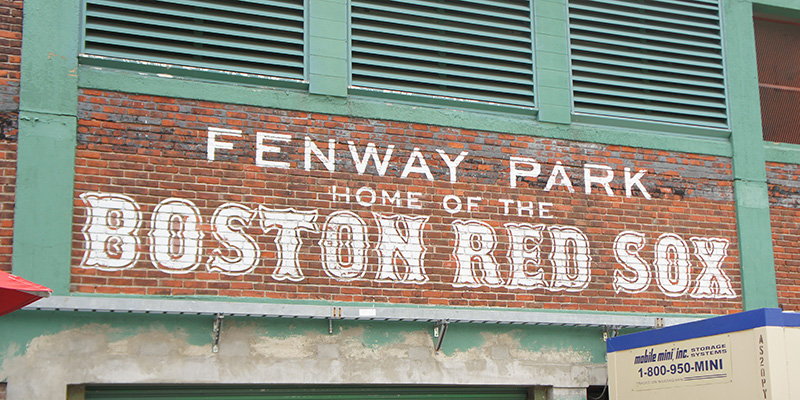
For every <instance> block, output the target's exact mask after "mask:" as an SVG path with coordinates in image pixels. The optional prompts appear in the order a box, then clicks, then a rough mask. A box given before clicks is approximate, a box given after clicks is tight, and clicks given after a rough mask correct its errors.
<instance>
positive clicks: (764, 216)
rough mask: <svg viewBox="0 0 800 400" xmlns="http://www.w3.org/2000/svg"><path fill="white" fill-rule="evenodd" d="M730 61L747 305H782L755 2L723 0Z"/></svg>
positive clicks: (736, 187) (735, 171) (736, 186)
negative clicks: (760, 88)
mask: <svg viewBox="0 0 800 400" xmlns="http://www.w3.org/2000/svg"><path fill="white" fill-rule="evenodd" d="M721 4H722V13H723V23H724V24H725V27H726V29H725V30H724V32H725V41H724V43H725V52H726V58H727V61H728V82H729V90H730V92H729V94H728V97H729V99H730V121H731V122H730V123H731V129H732V136H731V142H732V145H733V174H734V196H735V199H736V223H737V227H738V232H739V255H740V262H741V274H742V302H743V307H744V309H745V310H753V309H757V308H762V307H777V306H778V291H777V285H776V282H775V262H774V258H773V248H772V226H771V223H770V217H769V198H768V194H767V176H766V165H765V153H764V142H763V139H762V134H761V105H760V103H759V98H758V69H757V64H756V49H755V34H754V32H753V7H752V4H751V3H749V2H745V1H721Z"/></svg>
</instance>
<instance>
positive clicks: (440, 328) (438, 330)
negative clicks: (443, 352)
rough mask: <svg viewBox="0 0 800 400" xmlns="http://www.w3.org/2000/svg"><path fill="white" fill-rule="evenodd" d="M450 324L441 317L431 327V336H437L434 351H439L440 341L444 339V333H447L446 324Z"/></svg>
mask: <svg viewBox="0 0 800 400" xmlns="http://www.w3.org/2000/svg"><path fill="white" fill-rule="evenodd" d="M448 325H450V320H448V319H443V320H441V321H439V322H437V323H436V325H435V326H434V327H433V337H435V338H439V340H437V341H436V346H435V347H434V351H436V352H439V349H441V348H442V342H443V341H444V335H445V334H447V326H448Z"/></svg>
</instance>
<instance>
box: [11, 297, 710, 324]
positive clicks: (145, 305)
mask: <svg viewBox="0 0 800 400" xmlns="http://www.w3.org/2000/svg"><path fill="white" fill-rule="evenodd" d="M24 310H44V311H79V312H114V313H142V314H173V315H214V316H216V315H224V316H241V317H268V318H308V319H347V320H367V321H411V322H439V321H443V320H447V321H449V322H450V323H477V324H519V325H556V326H591V327H615V328H658V327H663V326H670V325H676V324H681V323H685V322H692V321H697V320H701V319H703V318H701V317H671V316H665V317H657V316H644V315H641V316H640V315H624V314H613V313H585V312H552V311H538V310H509V309H464V308H427V307H425V308H423V307H403V306H375V307H372V306H365V305H342V304H341V303H337V304H330V305H315V304H275V303H244V302H226V301H210V300H171V299H142V298H121V297H77V296H75V297H73V296H52V297H50V298H47V299H42V300H40V301H38V302H37V303H36V304H34V305H30V306H28V307H25V308H24Z"/></svg>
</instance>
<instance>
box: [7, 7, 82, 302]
mask: <svg viewBox="0 0 800 400" xmlns="http://www.w3.org/2000/svg"><path fill="white" fill-rule="evenodd" d="M80 3H81V2H78V1H50V0H26V1H25V9H24V13H25V14H24V20H23V34H22V66H21V82H20V113H19V119H20V122H19V143H18V150H17V184H16V204H15V213H14V249H13V251H14V255H13V265H12V268H13V271H14V273H15V274H18V275H21V276H23V277H25V278H27V279H30V280H32V281H34V282H37V283H40V284H43V285H46V286H49V287H50V288H52V289H53V291H54V293H55V294H59V295H63V294H67V293H68V292H69V278H70V264H71V262H70V261H71V248H72V245H71V244H72V203H73V181H74V168H75V146H76V139H75V132H76V129H77V117H76V114H77V101H78V86H77V67H78V60H77V54H78V43H79V41H80V40H79V37H80V33H79V32H80V31H79V29H80V28H79V27H80V7H79V4H80ZM42 27H47V29H42Z"/></svg>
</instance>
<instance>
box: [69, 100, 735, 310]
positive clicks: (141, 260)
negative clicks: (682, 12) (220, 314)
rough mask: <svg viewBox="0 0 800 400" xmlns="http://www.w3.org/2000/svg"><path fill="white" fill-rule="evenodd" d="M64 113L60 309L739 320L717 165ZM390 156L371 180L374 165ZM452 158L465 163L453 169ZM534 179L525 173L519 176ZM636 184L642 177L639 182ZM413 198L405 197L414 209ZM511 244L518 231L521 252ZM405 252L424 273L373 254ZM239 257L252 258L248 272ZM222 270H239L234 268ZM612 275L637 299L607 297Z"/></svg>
mask: <svg viewBox="0 0 800 400" xmlns="http://www.w3.org/2000/svg"><path fill="white" fill-rule="evenodd" d="M79 100H80V106H79V132H78V143H79V144H78V149H77V160H76V182H75V187H76V197H75V218H74V224H75V227H74V246H73V248H74V251H73V270H72V286H71V288H72V291H74V292H89V293H124V294H147V295H171V296H178V295H181V296H183V295H189V296H191V295H211V296H231V297H243V296H244V297H263V298H280V299H314V300H331V301H358V302H377V303H411V304H423V305H448V306H491V307H514V308H546V309H578V310H601V311H624V312H670V313H672V312H689V313H729V312H733V311H735V310H739V309H740V308H741V306H740V303H741V298H740V296H741V290H740V288H741V283H740V278H739V272H738V270H739V263H738V250H737V248H738V247H737V246H738V244H737V243H736V234H735V221H734V206H733V196H732V185H731V182H732V178H731V166H730V160H729V159H726V158H719V157H711V156H700V155H694V154H683V153H673V152H664V151H653V150H647V149H636V148H626V147H619V146H604V145H596V144H589V143H581V142H571V141H563V140H552V139H543V138H537V137H533V136H517V135H508V134H497V133H492V132H476V131H468V130H461V129H455V128H448V127H442V126H429V125H420V124H409V123H403V122H394V121H385V120H368V119H359V118H348V117H342V116H335V115H321V114H308V113H303V112H293V111H285V110H276V109H266V108H257V107H246V106H238V105H230V104H219V103H210V102H199V101H191V100H181V99H172V98H158V97H151V96H139V95H128V94H123V93H111V92H101V91H95V90H84V91H83V92H82V93H81V96H80V99H79ZM209 128H225V129H240V130H241V131H242V133H241V136H240V137H238V138H237V137H234V136H230V135H218V136H216V137H217V139H216V140H218V143H221V144H218V145H217V146H216V150H215V156H216V157H215V160H214V161H209V160H208V155H207V150H208V137H209ZM256 132H266V133H268V134H270V135H284V136H269V137H267V138H266V139H264V140H265V141H264V144H265V145H270V146H273V147H270V148H261V150H262V151H263V153H262V154H261V156H260V158H261V159H263V160H266V161H270V162H273V163H274V162H278V163H280V162H282V163H286V164H283V165H281V164H270V165H269V166H259V165H256V158H257V150H258V148H257V146H256V137H257V133H256ZM534 133H535V132H534ZM306 138H308V140H306ZM281 139H286V140H287V141H281ZM329 139H332V140H333V142H334V159H335V162H334V164H333V165H332V168H333V169H334V171H333V172H331V171H329V170H328V168H327V167H326V165H325V163H324V162H322V161H321V158H320V156H319V155H317V154H316V153H314V151H312V150H308V151H307V149H319V151H320V153H321V155H322V156H323V157H322V158H325V157H328V155H329V153H328V148H329V147H328V146H329V145H328V140H329ZM349 142H352V145H353V149H354V150H355V151H356V157H357V159H358V160H361V159H362V158H363V157H364V154H365V152H366V151H367V149H368V148H370V146H374V147H375V149H376V150H377V151H376V154H377V157H375V158H370V159H369V162H368V165H367V167H366V169H365V170H364V173H363V174H358V173H357V170H358V166H357V165H356V164H358V163H359V162H360V161H359V162H354V158H353V156H352V155H351V150H350V146H349ZM370 143H371V144H372V145H370ZM225 144H227V145H230V147H231V148H224V146H225ZM390 145H391V146H393V153H392V154H391V156H390V158H389V159H388V164H387V168H386V170H385V173H384V174H381V173H380V172H378V169H377V168H376V162H377V163H380V162H382V160H383V157H384V155H385V154H386V152H387V149H388V147H389V146H390ZM415 149H418V150H417V151H415ZM273 150H275V151H276V152H272V151H273ZM437 150H441V151H442V152H443V153H445V155H446V156H447V160H448V161H445V160H444V158H443V157H442V156H441V155H440V154H439V152H437ZM462 151H466V152H467V153H468V154H467V155H466V156H465V157H464V158H463V159H462V160H460V161H457V158H456V157H457V156H458V155H459V153H460V152H462ZM306 153H308V154H309V156H308V159H309V161H310V163H309V164H308V170H306V169H305V166H306V161H305V160H306ZM512 157H523V158H518V159H514V158H512ZM409 160H410V161H409ZM422 160H424V161H425V166H423V165H422ZM531 160H535V161H534V162H531ZM448 162H449V163H450V164H451V165H455V167H454V169H455V172H456V177H455V182H451V178H450V172H451V168H450V167H448ZM512 162H513V163H514V164H515V166H513V167H512ZM526 162H527V163H526ZM587 164H588V165H589V166H588V167H587ZM537 165H538V167H537ZM282 166H285V167H286V168H282ZM561 167H563V170H560V171H561V172H558V171H559V168H561ZM626 167H627V168H630V170H629V173H628V176H629V178H628V182H629V183H628V185H627V186H629V188H630V190H631V195H630V197H627V196H626V190H625V186H626V184H625V182H626V179H625V168H626ZM537 168H538V169H539V171H538V172H539V174H538V176H523V175H536V174H535V173H534V170H535V169H537ZM512 169H513V170H516V171H517V175H519V176H518V177H517V179H515V180H514V182H515V183H516V186H514V185H513V184H512V179H511V177H510V173H511V171H512ZM428 171H429V172H430V174H431V177H430V178H431V179H429V178H428V177H427V172H428ZM586 171H588V173H589V176H590V181H591V180H592V179H595V178H592V177H602V176H605V174H607V173H613V180H612V181H611V183H610V184H609V187H608V189H609V190H611V191H612V194H613V196H609V195H607V194H606V190H605V188H604V186H603V184H602V183H593V184H592V185H590V189H591V192H590V193H589V194H586V193H585V186H584V181H585V179H584V177H585V175H584V174H585V173H586ZM609 171H611V172H609ZM639 171H646V172H643V174H644V175H643V176H641V177H639V178H636V177H635V175H636V174H637V172H639ZM404 172H405V173H406V176H405V177H403V176H402V175H403V173H404ZM567 179H568V180H569V182H571V185H572V189H573V191H574V192H573V193H570V191H569V185H568V184H567ZM551 180H552V182H551V183H552V185H551V187H550V188H549V190H545V188H546V187H547V185H548V181H551ZM636 182H641V185H642V187H644V191H646V192H647V193H648V195H649V196H650V197H651V198H649V199H648V198H646V196H645V195H644V191H642V189H641V188H640V187H639V186H638V185H637V184H636ZM333 188H335V193H336V194H337V195H334V194H332V190H334V189H333ZM345 188H349V189H345ZM346 190H349V194H347V193H346ZM359 191H360V192H359ZM383 191H385V192H386V197H385V198H384V197H383ZM357 193H358V196H357ZM372 193H374V194H375V196H376V198H375V201H374V202H373V201H372V200H373V198H372ZM395 193H397V194H399V198H398V199H392V198H391V197H392V196H393V195H394V194H395ZM409 193H416V194H412V195H411V196H412V197H411V198H412V201H411V202H410V203H409V202H408V197H407V196H408V195H409ZM447 196H450V197H449V198H448V197H447ZM469 198H472V200H469ZM169 199H173V201H172V202H167V203H162V204H161V206H158V205H159V203H161V202H165V201H168V200H169ZM446 199H447V201H445V200H446ZM456 199H458V200H456ZM357 200H361V203H363V204H359V202H358V201H357ZM459 200H460V201H461V209H460V211H456V205H457V202H458V201H459ZM517 201H519V202H521V203H517ZM231 203H235V204H234V205H231ZM469 204H472V206H470V207H469V210H468V205H469ZM518 205H521V206H522V207H519V206H518ZM506 206H507V207H508V209H507V210H506ZM540 207H541V209H540ZM448 208H450V210H451V211H448V210H447V209H448ZM167 209H169V210H173V211H175V210H178V209H180V210H183V211H181V212H182V213H183V214H181V212H177V211H176V212H177V213H176V214H169V213H167V212H165V211H164V210H167ZM288 209H293V210H294V213H290V212H288V211H286V210H288ZM281 210H283V212H282V213H281ZM540 210H541V211H540ZM156 211H158V212H156ZM234 211H235V212H238V213H239V215H240V216H241V217H242V218H241V219H240V220H238V221H236V220H235V219H234V220H225V219H222V218H221V217H220V219H218V220H216V221H217V222H219V221H226V222H224V223H220V224H217V225H214V221H215V220H214V219H213V216H214V215H215V213H220V215H223V214H225V213H229V214H230V213H233V212H234ZM303 212H305V214H303ZM313 212H316V214H315V216H312V214H311V213H313ZM278 214H280V215H281V216H280V217H278V216H276V215H278ZM154 215H159V216H167V217H165V218H166V219H164V220H160V219H159V220H157V221H153V216H154ZM379 215H383V216H385V217H386V218H387V220H386V221H388V222H386V223H384V224H381V223H379V218H380V217H379ZM392 216H394V218H395V219H394V220H390V219H388V218H389V217H392ZM398 216H404V217H405V219H402V220H399V219H398V218H401V217H398ZM173 217H175V218H173ZM415 218H416V219H415ZM426 218H427V219H426ZM419 219H425V220H424V222H423V223H420V222H419ZM301 220H302V221H303V222H302V223H303V224H305V225H302V224H301V222H300V221H301ZM359 220H360V222H357V221H359ZM126 221H127V222H126ZM131 221H138V225H137V223H135V222H131ZM231 221H233V222H231ZM344 221H350V223H351V225H347V224H344V223H343V222H344ZM353 221H356V222H353ZM337 222H342V224H341V225H338V224H337ZM159 224H160V225H159ZM293 224H294V225H293ZM353 224H354V225H353ZM506 224H516V225H512V226H507V225H506ZM523 224H527V225H523ZM301 225H302V226H304V229H297V230H295V229H290V228H291V227H298V226H301ZM157 226H160V228H156V227H157ZM215 226H216V227H215ZM514 227H527V228H528V229H527V231H526V232H527V235H526V236H523V235H521V234H520V233H516V234H514V233H513V232H512V228H514ZM337 229H338V230H337ZM187 232H188V233H187ZM298 232H299V233H298ZM416 232H420V233H419V235H416ZM458 232H461V235H462V236H460V237H459V235H458ZM624 233H628V236H625V237H628V238H632V237H634V236H636V235H638V237H640V238H641V239H640V240H642V241H643V243H642V245H641V248H640V249H638V250H637V248H636V247H637V246H636V245H635V244H634V243H629V244H627V245H619V246H618V247H617V252H616V253H615V251H614V249H615V239H616V238H618V236H619V237H623V236H624V235H621V234H624ZM215 234H216V236H215ZM226 234H227V235H228V236H224V235H226ZM245 234H246V236H247V237H249V239H247V238H245ZM362 234H363V236H362ZM193 235H194V236H193ZM198 235H202V238H200V237H198ZM514 235H516V236H514ZM537 235H538V236H537ZM362 237H363V238H364V239H365V242H361V241H359V240H357V239H358V238H362ZM514 237H516V238H524V239H518V240H516V242H515V239H514ZM417 238H421V240H420V241H421V243H422V246H424V255H423V256H422V257H421V259H422V262H421V266H422V268H424V271H423V272H422V273H420V271H419V270H418V269H417V268H416V267H418V265H417V264H416V263H412V262H407V261H401V260H402V259H401V258H400V257H392V254H394V255H397V254H405V255H406V260H407V259H412V260H413V259H420V258H414V257H410V255H413V254H416V253H413V252H406V253H402V252H393V251H392V249H394V248H395V247H392V246H386V247H382V246H384V245H386V243H389V242H390V241H391V240H394V242H393V243H395V244H397V245H399V246H401V247H402V246H403V245H406V246H409V247H406V248H405V249H406V250H408V249H412V250H413V249H417V250H419V249H420V248H421V247H420V246H419V242H420V241H417V242H415V239H417ZM712 239H715V240H712ZM292 240H295V242H292ZM297 241H299V242H297ZM512 242H515V243H516V244H512ZM657 242H658V243H660V244H661V245H662V246H661V247H659V250H658V252H657V251H656V250H657V249H656V247H657V246H656V243H657ZM158 243H160V244H158ZM409 243H411V245H409ZM670 243H672V245H670ZM192 244H197V246H192ZM158 246H163V247H158ZM181 246H183V247H181ZM293 246H296V247H293ZM725 246H727V247H725ZM252 248H255V249H256V250H255V253H253V251H252ZM153 249H156V250H153ZM157 249H161V250H162V251H159V250H157ZM287 249H292V251H287ZM295 249H296V251H295ZM381 249H383V251H382V252H381V251H380V250H381ZM521 249H522V250H525V251H522V250H521ZM512 250H514V251H512ZM626 252H627V253H626ZM656 253H658V254H659V255H660V256H657V254H656ZM247 254H256V257H257V258H256V259H255V261H254V264H253V265H252V268H245V267H246V266H247V265H250V264H248V263H247V262H246V261H247ZM286 254H290V255H291V254H294V255H295V256H296V259H287V258H286V257H282V255H286ZM381 254H384V255H386V257H384V258H383V260H386V261H385V262H383V263H381V257H380V255H381ZM626 254H627V256H626ZM329 255H330V256H329ZM417 255H418V254H417ZM659 257H660V258H659ZM563 259H566V261H561V260H563ZM621 259H622V261H620V260H621ZM226 260H227V261H228V262H229V263H227V264H226ZM514 260H516V262H515V261H514ZM656 260H659V262H658V263H656V262H655V261H656ZM295 261H296V262H295ZM362 261H363V264H362V263H361V262H362ZM470 261H472V263H470ZM181 262H183V263H181ZM235 262H239V264H236V265H237V266H236V267H235V268H240V267H241V266H242V265H244V266H245V267H241V268H243V269H242V270H237V271H238V272H236V271H233V270H231V268H234V267H232V265H234V263H235ZM621 262H625V263H626V264H625V265H627V266H628V267H627V268H626V267H624V266H623V265H622V264H621ZM637 262H641V263H643V266H642V267H641V268H642V269H641V271H649V272H641V273H640V274H639V277H645V278H647V275H646V274H648V273H649V274H650V275H649V279H640V280H636V279H635V278H636V275H635V273H634V272H633V269H634V268H636V267H635V265H638V264H636V263H637ZM212 264H213V265H216V266H217V268H216V269H215V268H214V267H212ZM411 264H414V266H415V268H412V267H411ZM709 264H713V265H711V266H710V268H709ZM157 266H158V267H157ZM393 268H394V269H393ZM540 268H541V275H535V273H536V272H538V271H539V269H540ZM587 270H588V271H587ZM656 271H661V274H658V273H656ZM459 273H460V275H459ZM670 273H672V275H669V274H670ZM615 274H618V275H621V276H622V277H623V278H625V279H627V280H629V281H632V282H634V281H635V282H637V283H638V285H636V284H634V286H631V287H630V288H629V289H628V290H627V291H626V290H621V288H620V286H616V285H615V283H614V282H615ZM413 277H416V278H420V279H419V280H416V281H415V280H414V279H413ZM515 277H516V278H520V277H521V278H525V279H521V280H520V279H514V278H515ZM701 278H702V279H701ZM616 279H617V280H618V281H620V282H622V280H620V279H621V278H619V277H618V278H616ZM521 282H522V283H521ZM525 283H527V285H528V286H525ZM670 285H671V286H670ZM698 287H700V288H699V289H698ZM703 288H705V289H707V293H706V292H704V291H703V290H702V289H703ZM723 289H727V290H728V291H729V293H727V294H726V293H723V292H724V290H723ZM668 294H669V295H668Z"/></svg>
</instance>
